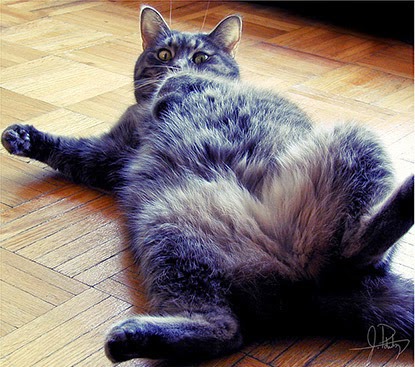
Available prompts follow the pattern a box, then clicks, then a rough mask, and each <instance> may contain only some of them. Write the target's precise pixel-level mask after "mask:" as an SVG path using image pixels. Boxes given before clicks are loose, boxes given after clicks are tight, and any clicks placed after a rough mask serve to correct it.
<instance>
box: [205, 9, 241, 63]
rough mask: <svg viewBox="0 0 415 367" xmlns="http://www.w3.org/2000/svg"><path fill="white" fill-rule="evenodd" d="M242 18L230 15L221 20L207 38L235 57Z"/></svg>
mask: <svg viewBox="0 0 415 367" xmlns="http://www.w3.org/2000/svg"><path fill="white" fill-rule="evenodd" d="M241 33H242V18H241V17H240V16H239V15H230V16H229V17H226V18H225V19H223V20H222V21H221V22H220V23H219V24H218V25H217V26H216V27H215V28H214V29H213V31H212V32H210V33H209V37H210V38H211V39H212V40H213V42H215V43H216V44H217V45H218V46H219V47H222V48H223V49H224V50H225V51H226V52H228V53H229V54H230V55H232V56H235V53H236V48H237V46H238V44H239V41H240V40H241Z"/></svg>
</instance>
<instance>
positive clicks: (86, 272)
mask: <svg viewBox="0 0 415 367" xmlns="http://www.w3.org/2000/svg"><path fill="white" fill-rule="evenodd" d="M147 3H149V4H151V5H154V6H155V7H157V8H158V9H159V10H160V11H161V12H162V13H163V14H164V15H165V16H166V19H170V14H171V15H172V20H171V23H172V26H173V27H176V28H178V29H181V30H191V29H196V30H198V29H200V28H201V26H202V24H203V23H204V30H208V29H210V28H211V27H213V26H214V25H215V24H216V23H217V22H218V21H219V20H220V19H221V18H222V17H224V16H226V15H229V14H231V13H235V12H237V13H240V14H242V15H243V16H244V31H243V41H242V43H241V45H240V47H239V50H238V55H237V59H238V61H239V63H240V65H241V69H242V75H243V79H245V80H247V81H250V82H252V83H254V84H257V85H263V86H265V87H268V88H271V89H275V90H278V91H280V92H281V93H283V94H285V95H286V96H288V97H289V98H291V99H292V100H294V101H296V102H297V103H298V104H300V105H301V106H303V108H304V109H305V110H307V111H308V112H309V113H310V115H311V116H312V117H313V118H314V119H315V120H316V122H317V123H319V124H325V125H330V124H333V122H335V121H341V120H357V121H360V122H361V123H362V124H365V125H367V126H370V127H372V128H373V129H374V130H376V131H377V132H378V133H379V135H380V136H381V138H382V139H383V140H384V142H385V144H386V145H387V146H388V148H389V150H390V152H391V154H392V156H393V158H394V161H395V165H396V168H397V175H398V178H399V179H403V178H404V177H405V176H407V175H408V174H409V173H410V172H412V171H413V158H414V156H413V150H414V149H413V139H414V134H413V118H414V116H413V108H414V105H413V97H414V96H413V47H412V46H411V45H408V44H406V43H402V42H400V41H397V40H393V39H385V38H381V39H380V38H376V37H374V36H370V35H365V34H359V33H356V32H354V31H352V30H348V29H344V28H343V29H340V28H336V27H334V26H331V25H327V24H323V23H319V22H317V21H312V20H309V19H307V18H301V17H299V16H295V15H293V14H291V13H287V12H285V11H282V10H278V9H277V8H275V7H270V6H265V5H262V6H261V5H254V4H250V3H247V2H219V1H218V2H217V1H211V2H210V3H208V2H203V1H202V2H195V1H179V0H173V1H171V2H169V1H147ZM139 6H140V1H122V0H117V1H114V0H113V1H110V0H90V1H75V0H45V1H39V0H2V2H1V32H2V33H1V80H0V87H1V120H0V121H1V129H4V128H5V127H6V126H7V125H9V124H10V123H12V122H16V121H24V122H26V123H30V124H34V125H36V126H37V127H38V128H40V129H43V130H47V131H51V132H55V133H59V134H68V135H73V136H85V135H90V134H96V133H101V132H104V131H106V130H107V129H108V128H109V126H111V124H112V123H113V122H114V121H115V120H116V119H117V118H118V117H119V116H120V115H121V114H122V112H123V111H124V109H125V108H126V107H127V106H129V105H130V104H132V103H133V87H132V78H131V75H132V69H133V65H134V62H135V59H136V56H137V55H138V53H139V52H140V50H141V43H140V39H139V29H138V8H139ZM170 12H171V13H170ZM205 16H206V19H205ZM0 155H1V200H0V210H1V216H2V227H1V249H0V250H1V273H0V275H1V280H0V281H1V306H0V311H1V331H0V333H1V334H0V336H1V346H0V353H1V354H0V358H1V359H0V365H1V366H13V367H28V366H59V367H65V366H94V367H101V366H102V367H104V366H110V362H109V361H107V360H106V358H105V356H104V353H103V349H102V346H103V339H104V336H105V332H106V330H107V329H108V328H109V327H110V325H111V324H112V323H114V322H115V321H116V320H119V319H121V318H124V317H125V316H127V315H130V314H132V313H137V312H145V311H146V310H147V305H146V300H145V296H144V292H143V288H142V285H141V281H140V278H139V277H138V276H137V275H136V274H137V269H136V268H135V266H134V265H133V261H132V258H131V255H130V253H129V251H128V248H127V243H126V241H125V240H123V234H122V230H121V225H120V224H121V222H122V218H121V216H120V212H119V211H118V209H117V207H116V205H115V203H114V201H113V199H112V198H111V197H110V196H108V195H106V194H103V193H101V192H97V191H94V190H91V189H88V188H86V187H82V186H77V185H74V184H72V183H70V182H68V181H67V180H65V178H63V177H61V176H60V175H58V174H56V173H54V172H53V171H52V170H51V169H49V168H47V167H45V166H44V165H42V164H40V163H37V162H34V161H30V160H28V159H22V158H16V157H12V156H9V155H8V154H7V153H6V152H5V150H4V149H3V148H1V150H0ZM414 244H415V231H414V230H412V231H411V232H410V233H409V234H408V235H406V236H405V237H404V238H403V240H402V245H401V248H400V251H399V254H398V257H397V259H396V262H395V268H396V271H398V272H400V273H402V274H404V275H406V276H410V277H412V276H413V267H412V266H413V248H414ZM363 346H364V345H363ZM354 347H362V344H361V343H360V344H358V343H351V342H348V341H345V340H330V339H324V338H298V339H292V340H291V339H290V340H285V339H284V340H280V341H270V342H263V343H258V344H255V345H250V346H248V347H246V348H245V349H244V350H242V351H240V352H238V353H236V354H234V355H232V356H229V357H226V358H223V359H218V360H216V361H211V362H208V363H205V364H203V366H205V367H213V366H235V367H248V366H249V367H265V366H284V367H285V366H286V367H294V366H309V367H311V366H313V367H316V366H322V367H326V366H350V367H352V366H356V367H358V366H364V365H366V363H367V362H368V361H369V362H370V364H369V365H370V366H387V367H392V366H411V365H413V357H412V352H410V351H406V352H405V353H403V354H402V355H400V356H399V358H397V359H396V356H397V351H396V349H393V350H382V349H378V350H375V351H374V353H373V356H372V357H371V359H370V360H368V356H369V351H367V350H363V351H356V350H351V349H352V348H354ZM122 365H123V366H156V365H157V366H158V365H159V363H158V362H150V361H145V360H137V361H132V362H128V363H125V364H122Z"/></svg>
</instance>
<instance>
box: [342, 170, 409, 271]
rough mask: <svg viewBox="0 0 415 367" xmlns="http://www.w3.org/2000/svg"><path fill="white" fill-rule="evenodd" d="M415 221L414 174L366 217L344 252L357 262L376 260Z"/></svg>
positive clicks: (370, 262) (364, 262)
mask: <svg viewBox="0 0 415 367" xmlns="http://www.w3.org/2000/svg"><path fill="white" fill-rule="evenodd" d="M413 224H414V176H413V175H412V176H411V177H409V178H407V179H406V180H405V181H404V182H403V183H402V185H401V186H400V187H398V188H397V189H396V190H395V191H394V192H393V193H391V194H390V196H389V197H388V198H387V199H386V200H385V202H384V203H383V204H382V205H380V206H379V208H378V209H377V210H376V211H375V212H374V213H373V214H372V215H368V216H365V217H363V219H362V221H361V224H360V228H359V231H358V232H357V233H356V234H355V235H354V236H353V237H352V238H350V239H349V241H348V242H349V244H348V246H347V248H346V249H345V252H344V256H346V257H347V258H350V259H352V261H354V262H356V263H357V264H358V265H368V264H374V263H377V262H378V261H380V260H381V258H382V257H383V255H384V253H385V252H386V251H387V250H388V249H389V248H390V247H391V246H392V245H393V244H394V243H395V242H396V241H397V240H398V239H399V238H400V237H402V236H403V235H404V234H405V233H406V232H407V231H408V230H409V229H410V228H411V227H412V225H413Z"/></svg>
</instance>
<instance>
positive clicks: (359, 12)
mask: <svg viewBox="0 0 415 367" xmlns="http://www.w3.org/2000/svg"><path fill="white" fill-rule="evenodd" d="M257 3H262V4H264V5H265V4H266V5H267V6H275V7H279V8H282V9H285V10H286V11H289V12H292V13H293V14H298V15H301V16H305V17H309V18H312V19H315V20H319V21H323V22H326V23H331V24H333V25H337V26H340V27H347V28H350V29H355V30H357V31H360V32H365V33H368V34H372V35H376V36H380V37H388V38H389V37H390V38H396V39H399V40H401V41H403V42H407V43H411V44H413V42H414V2H413V1H259V2H257Z"/></svg>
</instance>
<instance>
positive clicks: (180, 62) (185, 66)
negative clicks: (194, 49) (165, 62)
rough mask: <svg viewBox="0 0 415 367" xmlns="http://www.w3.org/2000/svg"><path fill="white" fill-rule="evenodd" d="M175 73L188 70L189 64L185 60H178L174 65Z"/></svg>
mask: <svg viewBox="0 0 415 367" xmlns="http://www.w3.org/2000/svg"><path fill="white" fill-rule="evenodd" d="M174 68H175V69H176V71H179V70H186V69H189V62H188V61H187V60H185V59H178V60H176V62H175V64H174Z"/></svg>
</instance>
